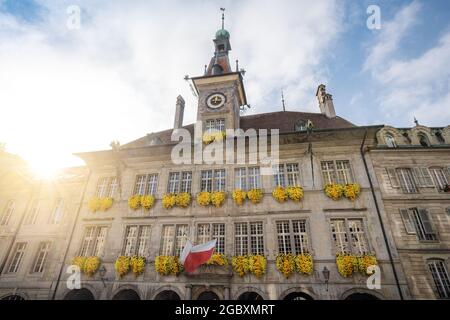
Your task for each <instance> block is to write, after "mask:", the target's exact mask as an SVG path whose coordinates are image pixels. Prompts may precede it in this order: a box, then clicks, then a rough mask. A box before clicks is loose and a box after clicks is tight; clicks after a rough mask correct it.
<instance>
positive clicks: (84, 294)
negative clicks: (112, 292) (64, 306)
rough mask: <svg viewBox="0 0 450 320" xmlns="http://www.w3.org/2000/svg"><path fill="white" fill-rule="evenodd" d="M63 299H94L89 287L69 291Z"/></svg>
mask: <svg viewBox="0 0 450 320" xmlns="http://www.w3.org/2000/svg"><path fill="white" fill-rule="evenodd" d="M64 300H95V299H94V295H93V294H92V292H91V291H89V289H86V288H81V289H74V290H71V291H69V292H68V293H67V294H66V296H65V297H64Z"/></svg>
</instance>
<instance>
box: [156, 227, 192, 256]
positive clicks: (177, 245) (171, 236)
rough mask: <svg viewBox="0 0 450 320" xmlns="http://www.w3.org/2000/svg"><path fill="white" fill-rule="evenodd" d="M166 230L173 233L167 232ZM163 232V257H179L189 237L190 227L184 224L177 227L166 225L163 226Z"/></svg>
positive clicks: (161, 251)
mask: <svg viewBox="0 0 450 320" xmlns="http://www.w3.org/2000/svg"><path fill="white" fill-rule="evenodd" d="M169 228H170V229H169ZM183 229H184V232H183ZM166 230H169V231H171V232H170V233H169V232H166ZM162 232H163V234H162V237H161V247H160V248H161V249H160V253H161V255H166V256H170V255H173V256H177V257H179V256H180V254H181V251H183V249H184V246H185V245H186V242H187V240H188V237H189V225H188V224H184V223H182V224H175V225H174V224H166V225H163V228H162Z"/></svg>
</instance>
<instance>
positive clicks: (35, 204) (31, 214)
mask: <svg viewBox="0 0 450 320" xmlns="http://www.w3.org/2000/svg"><path fill="white" fill-rule="evenodd" d="M40 206H41V200H39V199H34V200H33V201H32V202H31V207H30V211H28V214H27V216H26V218H25V221H24V224H35V223H36V219H37V216H38V214H39V208H40Z"/></svg>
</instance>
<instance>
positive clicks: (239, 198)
mask: <svg viewBox="0 0 450 320" xmlns="http://www.w3.org/2000/svg"><path fill="white" fill-rule="evenodd" d="M246 197H247V193H246V192H245V191H243V190H241V189H236V190H234V191H233V194H232V198H233V200H234V202H235V203H236V204H237V205H238V206H242V205H243V203H244V201H245V198H246Z"/></svg>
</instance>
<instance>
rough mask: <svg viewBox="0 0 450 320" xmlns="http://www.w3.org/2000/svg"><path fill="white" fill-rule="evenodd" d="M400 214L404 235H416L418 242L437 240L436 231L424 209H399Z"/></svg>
mask: <svg viewBox="0 0 450 320" xmlns="http://www.w3.org/2000/svg"><path fill="white" fill-rule="evenodd" d="M400 214H401V216H402V220H403V223H404V225H405V229H406V233H408V234H415V235H417V238H418V239H419V240H420V241H436V240H437V235H436V231H435V230H434V226H433V223H432V221H431V217H430V215H429V213H428V211H427V210H426V209H423V208H410V209H400Z"/></svg>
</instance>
